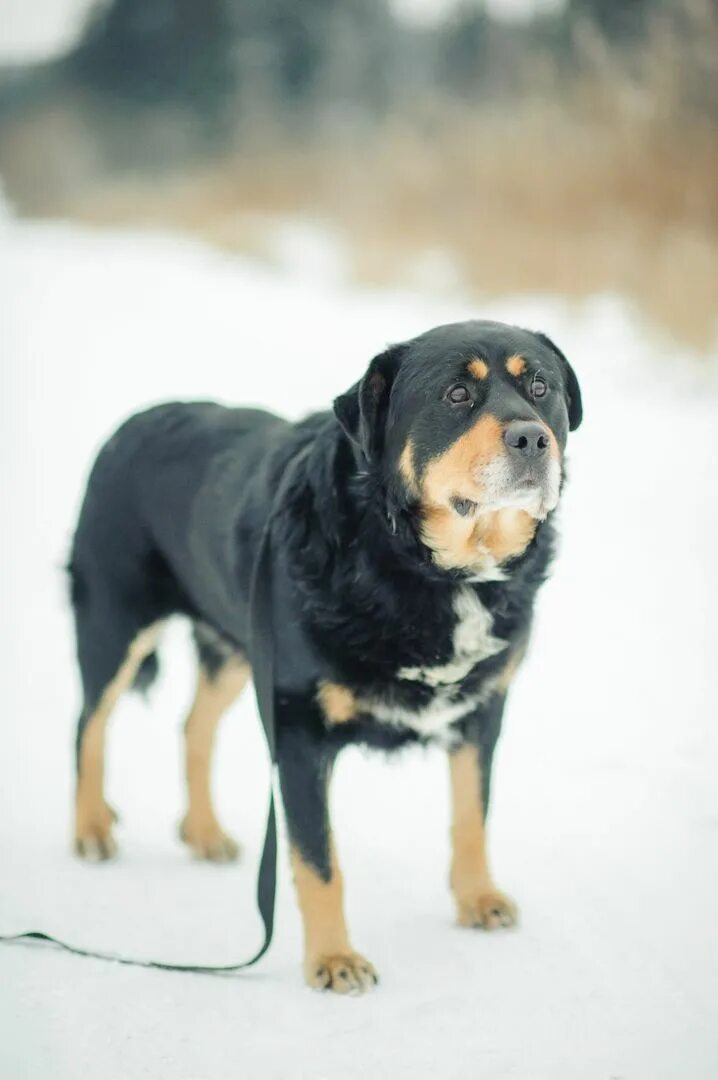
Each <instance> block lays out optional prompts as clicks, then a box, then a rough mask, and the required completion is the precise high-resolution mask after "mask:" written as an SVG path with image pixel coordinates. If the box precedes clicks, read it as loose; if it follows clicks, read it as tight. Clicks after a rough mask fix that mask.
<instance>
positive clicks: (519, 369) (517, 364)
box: [506, 356, 526, 379]
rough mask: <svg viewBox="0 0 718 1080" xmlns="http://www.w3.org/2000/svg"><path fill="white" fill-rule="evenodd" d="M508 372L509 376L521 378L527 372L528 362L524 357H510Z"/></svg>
mask: <svg viewBox="0 0 718 1080" xmlns="http://www.w3.org/2000/svg"><path fill="white" fill-rule="evenodd" d="M506 370H507V371H508V373H509V375H513V376H514V377H515V378H517V379H518V378H519V376H520V375H523V373H524V372H525V371H526V361H525V360H524V358H523V356H510V357H509V358H508V360H507V361H506Z"/></svg>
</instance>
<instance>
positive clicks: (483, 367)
mask: <svg viewBox="0 0 718 1080" xmlns="http://www.w3.org/2000/svg"><path fill="white" fill-rule="evenodd" d="M469 371H470V372H471V374H472V375H473V376H474V378H475V379H486V378H487V377H488V374H489V365H488V364H487V363H486V361H485V360H481V359H480V358H479V357H477V358H476V360H472V361H471V363H470V364H469Z"/></svg>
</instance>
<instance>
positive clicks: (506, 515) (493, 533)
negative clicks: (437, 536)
mask: <svg viewBox="0 0 718 1080" xmlns="http://www.w3.org/2000/svg"><path fill="white" fill-rule="evenodd" d="M537 526H538V522H537V521H536V519H535V518H533V517H531V515H530V514H529V513H527V511H526V510H517V509H515V508H512V507H507V508H506V509H504V510H495V511H493V512H492V513H490V514H485V515H480V516H479V519H478V521H477V523H476V528H475V531H474V536H473V540H474V543H475V544H476V545H477V546H478V547H479V548H482V549H483V550H484V551H486V552H487V553H488V554H489V555H491V557H492V558H494V559H495V560H496V562H498V563H501V562H504V560H505V559H511V558H515V557H516V556H517V555H520V554H521V553H522V552H523V551H525V550H526V548H527V547H528V545H529V544H530V543H531V541H532V540H533V538H534V534H535V532H536V529H537Z"/></svg>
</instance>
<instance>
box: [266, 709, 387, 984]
mask: <svg viewBox="0 0 718 1080" xmlns="http://www.w3.org/2000/svg"><path fill="white" fill-rule="evenodd" d="M278 711H279V713H280V715H279V721H280V723H279V739H278V745H277V757H278V763H279V778H280V783H281V788H282V800H283V802H284V810H285V814H286V818H287V828H288V830H289V841H290V846H291V860H292V870H293V874H294V884H295V886H296V890H297V897H298V900H299V907H300V909H301V913H302V920H303V923H304V974H305V978H306V981H307V983H308V984H309V986H312V987H315V988H316V989H320V990H321V989H327V990H334V991H335V992H336V993H339V994H347V993H351V992H358V991H362V990H367V989H369V988H370V987H371V986H373V985H374V984H375V983H376V982H377V975H376V971H375V970H374V968H373V966H372V965H371V964H370V963H369V961H368V960H365V958H364V957H363V956H361V955H360V954H359V953H357V952H355V950H354V949H353V948H352V946H351V944H350V941H349V934H348V931H347V927H346V922H345V920H344V902H343V892H344V889H343V881H342V874H341V870H340V869H339V863H338V860H337V854H336V849H335V846H334V841H333V838H332V834H331V827H330V823H329V808H328V786H329V780H330V775H331V769H332V763H333V756H334V755H333V753H332V751H331V750H330V748H329V746H328V743H327V740H326V739H325V738H323V736H322V734H321V727H320V725H321V723H322V722H321V719H320V717H319V715H318V711H317V710H316V706H315V705H314V704H313V703H311V702H302V703H301V704H299V703H297V701H296V699H295V700H293V701H292V704H291V707H290V706H289V703H287V702H282V701H281V699H280V702H279V710H278Z"/></svg>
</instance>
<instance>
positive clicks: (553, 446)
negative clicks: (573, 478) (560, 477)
mask: <svg viewBox="0 0 718 1080" xmlns="http://www.w3.org/2000/svg"><path fill="white" fill-rule="evenodd" d="M544 429H545V431H546V437H547V438H548V452H549V455H550V457H552V458H553V459H554V461H558V462H559V463H560V461H561V450H560V449H559V445H558V441H557V439H556V436H555V435H554V433H553V431H551V428H550V427H546V425H545V424H544Z"/></svg>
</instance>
